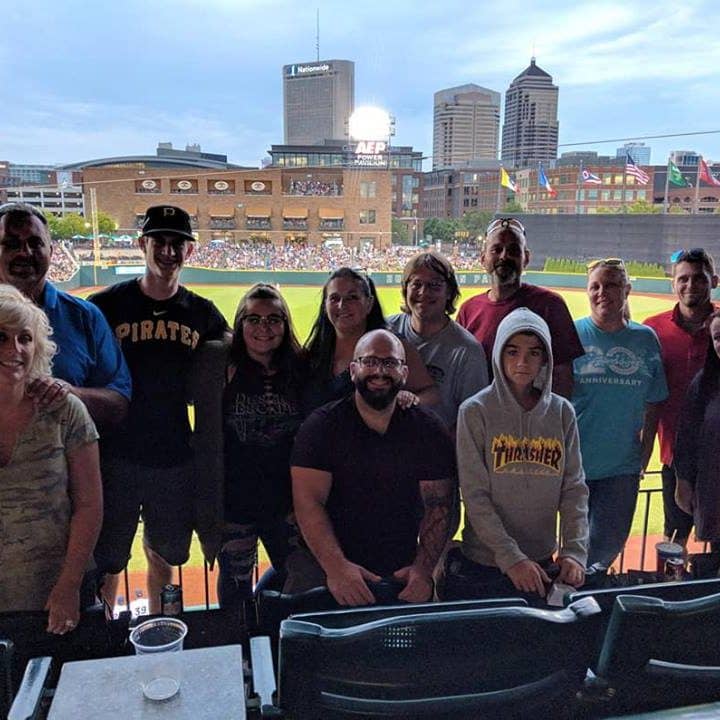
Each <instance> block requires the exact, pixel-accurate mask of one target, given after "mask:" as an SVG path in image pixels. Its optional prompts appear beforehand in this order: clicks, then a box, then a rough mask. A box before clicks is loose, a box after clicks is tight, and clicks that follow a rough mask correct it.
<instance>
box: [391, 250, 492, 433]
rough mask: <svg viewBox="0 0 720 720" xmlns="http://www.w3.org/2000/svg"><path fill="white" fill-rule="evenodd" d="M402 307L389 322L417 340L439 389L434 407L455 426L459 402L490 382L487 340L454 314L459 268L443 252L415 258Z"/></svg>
mask: <svg viewBox="0 0 720 720" xmlns="http://www.w3.org/2000/svg"><path fill="white" fill-rule="evenodd" d="M402 296H403V305H402V310H403V312H402V313H399V314H398V315H392V316H391V317H389V318H387V323H388V326H389V328H390V329H391V330H392V331H393V332H394V333H396V334H397V335H398V336H399V337H401V338H403V339H405V340H407V341H408V342H409V343H410V344H412V345H414V346H415V347H416V348H417V350H418V352H419V353H420V357H421V358H422V360H423V362H424V363H425V365H426V367H427V369H428V372H429V373H430V375H431V376H432V378H433V380H434V381H435V382H436V384H437V386H438V388H439V389H440V396H441V403H440V405H436V406H434V407H433V408H432V409H433V410H435V412H437V413H438V415H440V417H441V418H442V419H443V420H444V422H445V424H446V425H447V426H448V428H449V429H451V430H454V428H455V423H456V421H457V412H458V408H459V407H460V403H462V402H463V400H465V399H466V398H469V397H470V396H471V395H474V394H475V393H476V392H478V391H479V390H482V388H484V387H485V386H486V385H487V384H488V369H487V359H486V357H485V351H484V350H483V346H482V345H481V344H480V343H479V342H478V341H477V340H476V339H475V338H474V337H473V336H472V335H471V334H470V333H469V332H468V331H467V330H465V328H462V327H460V325H458V324H457V323H456V322H455V321H454V320H452V318H451V317H450V314H451V313H453V312H454V311H455V302H456V301H457V299H458V297H459V296H460V290H459V288H458V284H457V279H456V278H455V271H454V270H453V267H452V265H451V264H450V262H449V261H448V260H447V258H445V257H444V256H443V255H441V254H440V253H437V252H433V251H429V252H423V253H420V254H418V255H415V256H414V257H413V258H411V259H410V260H409V261H408V263H407V265H406V266H405V269H404V271H403V279H402Z"/></svg>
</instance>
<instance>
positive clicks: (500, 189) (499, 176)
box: [495, 165, 503, 214]
mask: <svg viewBox="0 0 720 720" xmlns="http://www.w3.org/2000/svg"><path fill="white" fill-rule="evenodd" d="M502 188H503V186H502V165H501V166H500V170H499V171H498V193H497V204H496V208H495V212H496V213H497V214H500V200H501V198H502Z"/></svg>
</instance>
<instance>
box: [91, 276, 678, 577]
mask: <svg viewBox="0 0 720 720" xmlns="http://www.w3.org/2000/svg"><path fill="white" fill-rule="evenodd" d="M191 287H192V289H193V290H194V291H195V292H197V293H199V294H200V295H203V296H204V297H207V298H210V299H211V300H212V301H213V302H214V303H215V304H216V305H217V306H218V308H219V309H220V311H221V312H222V313H223V314H224V315H225V317H226V318H227V320H228V323H229V324H230V325H232V321H233V317H234V316H235V310H236V308H237V304H238V302H239V300H240V298H241V297H242V295H243V293H244V292H245V291H246V290H247V289H248V287H249V286H239V285H193V286H191ZM280 290H281V291H282V293H283V296H284V297H285V299H286V300H287V302H288V304H289V306H290V310H291V312H292V317H293V323H294V325H295V329H296V332H297V335H298V337H299V338H300V340H301V341H302V340H304V339H305V338H306V337H307V335H308V333H309V331H310V328H311V326H312V323H313V321H314V319H315V317H316V315H317V311H318V306H319V303H320V298H321V295H322V290H321V288H318V287H307V286H289V285H288V286H281V288H280ZM482 291H483V288H480V287H466V288H464V289H463V293H462V298H461V302H462V301H463V300H466V299H468V298H470V297H472V296H473V295H476V294H478V293H479V292H482ZM88 292H89V291H88ZM559 292H560V294H561V295H562V296H563V298H564V299H565V302H566V303H567V305H568V308H569V310H570V314H571V315H572V316H573V318H575V319H577V318H580V317H583V316H585V315H587V314H588V313H589V309H588V300H587V295H586V293H585V291H584V290H559ZM79 294H82V295H86V294H87V292H83V291H81V292H80V293H79ZM378 294H379V296H380V302H381V303H382V307H383V311H384V312H385V314H386V315H391V314H394V313H396V312H399V309H400V300H401V297H400V290H399V288H390V287H379V288H378ZM674 302H675V301H674V298H673V297H672V296H670V295H667V296H661V295H632V294H631V295H630V311H631V314H632V318H633V319H634V320H636V321H638V322H642V321H643V320H644V319H645V318H646V317H648V316H650V315H654V314H656V313H659V312H662V311H664V310H669V309H670V308H671V307H672V306H673V304H674ZM649 469H650V470H659V469H660V461H659V456H658V448H657V444H656V446H655V451H654V453H653V457H652V459H651V461H650V465H649ZM642 487H644V488H656V487H660V478H659V476H657V475H651V476H649V477H648V478H647V479H645V480H643V484H642ZM643 513H644V507H643V506H642V505H641V504H639V506H638V511H637V512H636V513H635V519H634V521H633V528H632V534H639V533H641V532H642V526H643ZM662 523H663V510H662V500H661V499H660V497H659V494H656V495H654V496H653V502H652V503H651V506H650V515H649V525H648V532H649V533H651V534H654V533H661V532H662ZM132 554H133V557H132V560H131V561H130V565H129V566H128V567H129V569H130V570H138V569H141V568H144V567H145V557H144V554H143V552H142V546H141V536H140V533H138V535H137V536H136V538H135V542H134V543H133V552H132ZM262 556H263V559H265V556H264V553H262ZM188 564H189V565H195V566H197V565H202V553H201V551H200V545H199V543H198V542H197V541H194V542H193V547H192V550H191V557H190V561H189V563H188Z"/></svg>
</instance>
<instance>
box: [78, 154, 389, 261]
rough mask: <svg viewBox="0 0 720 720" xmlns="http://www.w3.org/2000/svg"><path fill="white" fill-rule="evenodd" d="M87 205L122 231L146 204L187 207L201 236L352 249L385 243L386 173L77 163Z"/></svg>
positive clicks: (137, 220) (136, 221) (134, 223)
mask: <svg viewBox="0 0 720 720" xmlns="http://www.w3.org/2000/svg"><path fill="white" fill-rule="evenodd" d="M83 184H84V188H85V196H86V207H88V208H89V207H90V203H89V201H88V199H87V198H88V195H89V193H90V191H91V189H94V190H95V193H96V197H97V207H98V209H99V210H103V211H105V212H107V213H108V214H110V215H111V216H112V217H114V218H115V219H116V220H117V221H118V223H119V231H120V232H133V231H135V230H137V229H138V228H139V227H140V225H141V224H142V220H143V217H144V213H145V209H146V208H147V207H149V206H150V205H158V204H163V203H167V204H171V205H176V206H178V207H181V208H183V209H184V210H186V211H187V212H188V213H189V214H190V216H191V218H192V222H193V226H194V228H195V229H196V231H197V235H198V239H199V240H200V242H210V241H212V240H225V241H228V242H242V241H250V242H268V241H269V242H273V243H274V244H276V245H282V244H285V243H294V242H298V243H309V244H320V243H322V242H324V241H328V240H341V241H343V242H344V243H345V244H347V245H349V246H351V247H357V246H367V245H374V246H378V247H379V246H385V245H389V244H390V242H391V232H390V230H391V228H390V205H391V176H390V173H389V172H388V171H387V170H386V169H368V168H358V169H355V168H352V169H351V168H325V169H307V168H303V169H292V170H290V169H279V168H265V169H242V170H236V169H228V170H215V169H212V170H208V169H196V168H182V167H157V166H155V167H153V166H152V164H151V163H147V164H146V163H137V162H130V163H119V162H117V161H115V162H113V163H110V164H108V165H97V164H95V165H93V166H92V167H85V168H84V169H83Z"/></svg>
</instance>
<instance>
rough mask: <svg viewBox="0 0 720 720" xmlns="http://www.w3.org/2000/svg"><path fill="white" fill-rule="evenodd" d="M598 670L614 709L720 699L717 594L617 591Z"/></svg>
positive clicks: (718, 604) (719, 602)
mask: <svg viewBox="0 0 720 720" xmlns="http://www.w3.org/2000/svg"><path fill="white" fill-rule="evenodd" d="M597 674H598V676H599V678H601V679H602V680H603V681H605V682H606V683H607V685H608V687H609V688H611V689H612V690H613V691H614V692H613V694H614V698H613V707H614V708H615V709H616V710H618V711H624V710H626V709H630V710H634V709H637V708H638V707H642V708H643V709H645V710H647V709H653V708H667V707H674V706H681V705H688V704H690V703H700V702H712V701H716V700H720V593H719V594H716V595H709V596H707V597H699V598H695V599H692V600H683V601H680V602H669V601H665V600H662V599H660V598H657V597H644V596H640V595H621V596H619V597H618V598H617V599H616V601H615V605H614V607H613V611H612V616H611V618H610V623H609V625H608V628H607V632H606V634H605V639H604V642H603V647H602V651H601V653H600V659H599V662H598V667H597Z"/></svg>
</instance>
